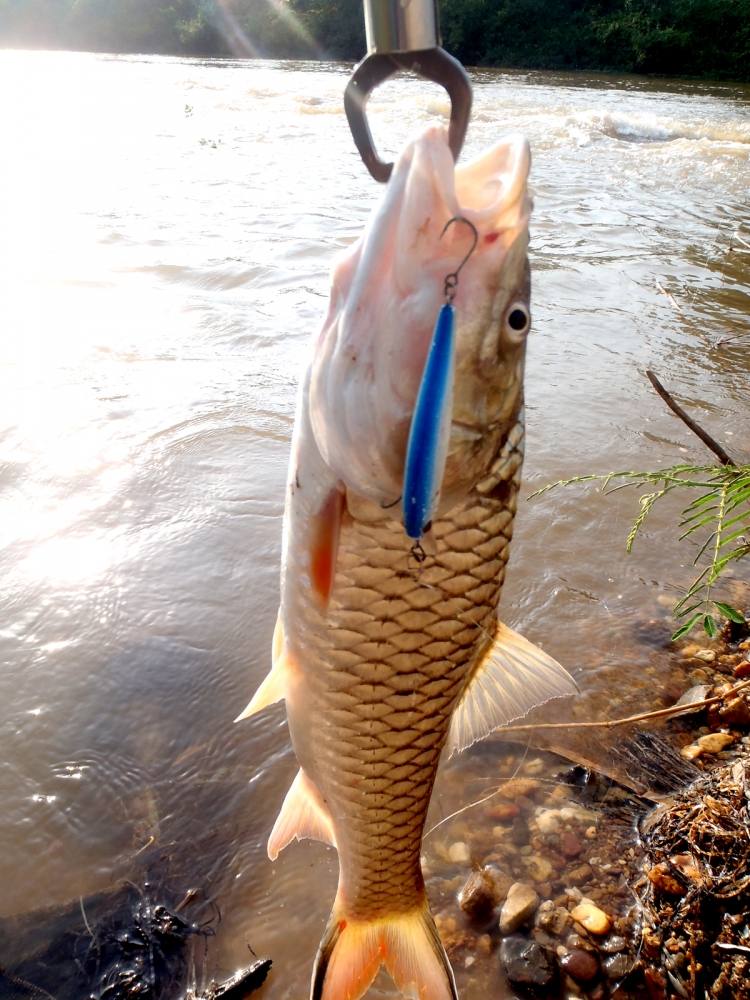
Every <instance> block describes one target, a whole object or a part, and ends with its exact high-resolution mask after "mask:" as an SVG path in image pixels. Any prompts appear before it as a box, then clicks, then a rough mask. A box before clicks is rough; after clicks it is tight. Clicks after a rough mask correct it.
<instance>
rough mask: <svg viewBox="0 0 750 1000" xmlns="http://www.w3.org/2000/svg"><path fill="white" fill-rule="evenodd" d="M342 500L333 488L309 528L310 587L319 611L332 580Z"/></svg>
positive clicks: (341, 493)
mask: <svg viewBox="0 0 750 1000" xmlns="http://www.w3.org/2000/svg"><path fill="white" fill-rule="evenodd" d="M345 504H346V496H345V494H344V492H343V490H342V489H340V488H339V487H338V486H336V487H334V489H332V490H331V492H330V493H329V494H328V496H327V497H326V499H325V501H324V502H323V505H322V507H321V508H320V510H319V511H318V513H317V514H315V516H314V517H313V518H312V519H311V524H310V583H311V584H312V589H313V593H314V594H315V596H316V597H317V598H318V601H319V603H320V605H321V607H322V608H323V609H325V608H327V607H328V602H329V600H330V599H331V591H332V590H333V582H334V580H335V578H336V559H337V557H338V551H339V536H340V534H341V520H342V517H343V513H344V507H345Z"/></svg>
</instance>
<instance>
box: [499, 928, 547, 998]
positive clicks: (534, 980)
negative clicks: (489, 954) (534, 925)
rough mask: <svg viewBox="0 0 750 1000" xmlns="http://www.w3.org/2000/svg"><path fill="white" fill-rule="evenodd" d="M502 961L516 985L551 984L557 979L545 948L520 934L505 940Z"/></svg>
mask: <svg viewBox="0 0 750 1000" xmlns="http://www.w3.org/2000/svg"><path fill="white" fill-rule="evenodd" d="M500 961H501V963H502V966H503V969H504V970H505V975H506V976H507V977H508V979H509V980H510V982H511V983H513V984H514V985H516V986H526V987H532V988H534V987H540V986H550V985H551V984H552V982H553V980H554V979H555V966H554V964H553V961H552V959H551V958H550V956H549V955H548V954H547V952H546V951H545V950H544V948H542V947H541V946H540V945H538V944H537V943H536V941H527V940H526V938H523V937H520V936H518V935H514V936H512V937H507V938H505V939H504V940H503V942H502V944H501V945H500Z"/></svg>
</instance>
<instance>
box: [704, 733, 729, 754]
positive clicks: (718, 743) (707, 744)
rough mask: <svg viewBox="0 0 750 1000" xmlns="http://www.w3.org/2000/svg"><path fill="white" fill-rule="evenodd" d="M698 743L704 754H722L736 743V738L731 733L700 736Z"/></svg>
mask: <svg viewBox="0 0 750 1000" xmlns="http://www.w3.org/2000/svg"><path fill="white" fill-rule="evenodd" d="M697 743H698V746H699V747H700V748H701V750H702V751H703V753H721V751H722V750H726V748H727V747H728V746H731V745H732V743H734V736H732V735H730V734H729V733H708V734H707V735H706V736H699V737H698V740H697Z"/></svg>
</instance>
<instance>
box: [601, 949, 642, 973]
mask: <svg viewBox="0 0 750 1000" xmlns="http://www.w3.org/2000/svg"><path fill="white" fill-rule="evenodd" d="M634 965H635V959H634V958H633V956H632V955H628V954H627V953H625V952H620V953H619V954H617V955H610V956H608V957H607V958H605V959H604V975H605V976H606V977H607V979H623V978H624V977H625V976H627V975H628V973H630V972H632V970H633V966H634Z"/></svg>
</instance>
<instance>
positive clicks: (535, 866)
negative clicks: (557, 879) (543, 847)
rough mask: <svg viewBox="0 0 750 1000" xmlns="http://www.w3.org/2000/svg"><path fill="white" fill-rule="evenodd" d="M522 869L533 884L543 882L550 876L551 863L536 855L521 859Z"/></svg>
mask: <svg viewBox="0 0 750 1000" xmlns="http://www.w3.org/2000/svg"><path fill="white" fill-rule="evenodd" d="M523 863H524V867H525V868H526V869H527V872H528V874H529V875H530V876H531V878H533V879H534V881H535V882H545V881H546V880H547V879H548V878H549V877H550V875H551V874H552V863H551V862H550V861H548V860H547V858H543V857H541V856H540V855H538V854H532V855H531V856H530V857H528V858H524V859H523Z"/></svg>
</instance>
